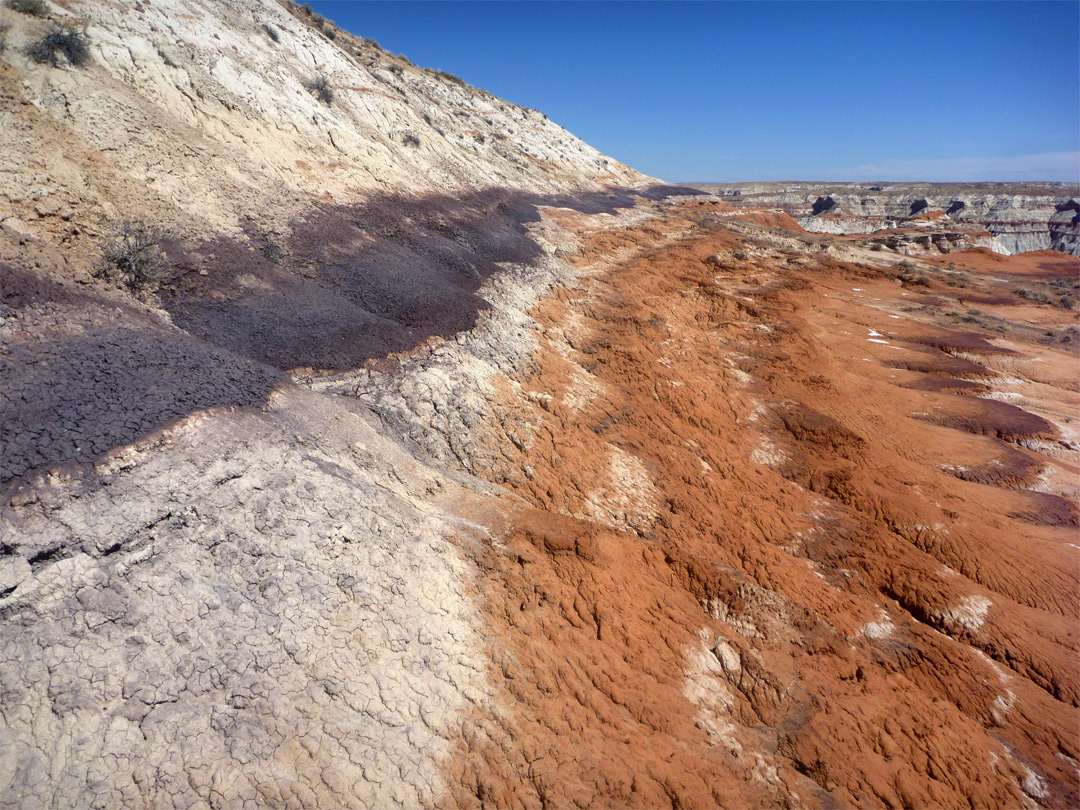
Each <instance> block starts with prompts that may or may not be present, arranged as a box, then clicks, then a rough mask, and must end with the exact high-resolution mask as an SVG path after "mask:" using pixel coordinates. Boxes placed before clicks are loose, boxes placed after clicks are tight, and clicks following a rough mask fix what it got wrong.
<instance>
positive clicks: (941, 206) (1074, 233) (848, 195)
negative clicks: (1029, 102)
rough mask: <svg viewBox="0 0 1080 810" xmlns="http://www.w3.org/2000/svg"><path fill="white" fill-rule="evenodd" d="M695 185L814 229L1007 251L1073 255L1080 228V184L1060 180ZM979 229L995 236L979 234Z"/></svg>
mask: <svg viewBox="0 0 1080 810" xmlns="http://www.w3.org/2000/svg"><path fill="white" fill-rule="evenodd" d="M695 188H700V189H703V190H706V191H710V192H715V193H717V194H719V195H721V197H722V198H723V199H724V200H726V201H728V202H730V203H732V204H733V205H736V206H750V205H753V206H773V207H778V208H781V209H783V210H784V211H785V212H787V213H788V214H790V215H791V216H793V217H795V218H796V220H797V221H798V222H799V224H800V225H801V226H802V227H803V228H805V229H806V230H808V231H812V232H815V233H832V234H869V233H874V232H876V231H879V230H892V229H897V228H904V229H910V228H918V229H924V230H927V231H941V232H947V231H949V230H950V229H953V231H954V232H955V231H962V232H967V233H970V234H972V238H970V239H969V240H968V242H969V243H968V244H964V245H963V247H962V249H964V248H967V247H970V246H984V243H985V246H987V247H990V248H991V249H992V250H994V251H995V252H997V253H1004V254H1013V253H1024V252H1027V251H1034V250H1046V249H1048V248H1050V249H1053V250H1060V251H1063V252H1065V253H1071V254H1072V255H1077V247H1076V245H1077V240H1078V235H1080V230H1078V222H1080V220H1078V219H1077V216H1076V214H1077V210H1078V203H1077V199H1080V188H1077V187H1076V186H1071V185H1067V184H1061V183H970V184H955V183H939V184H934V183H886V184H870V183H839V184H826V183H736V184H716V183H703V184H695ZM980 231H985V232H986V233H988V234H989V236H990V238H989V239H988V240H987V239H982V240H980V239H979V238H976V234H977V233H978V232H980ZM948 241H950V242H955V241H956V240H955V239H952V240H948Z"/></svg>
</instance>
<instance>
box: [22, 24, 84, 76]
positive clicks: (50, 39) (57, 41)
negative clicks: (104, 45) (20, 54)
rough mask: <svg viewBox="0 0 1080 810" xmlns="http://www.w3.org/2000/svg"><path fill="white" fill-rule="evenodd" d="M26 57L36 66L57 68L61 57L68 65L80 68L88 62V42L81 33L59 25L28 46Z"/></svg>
mask: <svg viewBox="0 0 1080 810" xmlns="http://www.w3.org/2000/svg"><path fill="white" fill-rule="evenodd" d="M26 55H27V56H29V57H30V58H31V59H33V60H34V61H35V62H37V63H38V64H41V65H51V66H52V67H57V66H58V65H59V64H60V57H61V56H63V57H64V59H65V60H66V61H67V63H68V64H69V65H72V66H73V67H82V66H83V65H85V64H86V63H87V62H89V61H90V40H89V39H88V38H87V36H86V34H84V33H83V32H82V31H76V30H74V29H73V28H69V27H68V26H67V25H61V26H57V27H55V28H53V30H51V31H49V33H47V34H46V35H45V36H43V37H42V38H41V39H39V40H37V41H36V42H34V43H32V44H31V45H29V46H28V47H27V49H26Z"/></svg>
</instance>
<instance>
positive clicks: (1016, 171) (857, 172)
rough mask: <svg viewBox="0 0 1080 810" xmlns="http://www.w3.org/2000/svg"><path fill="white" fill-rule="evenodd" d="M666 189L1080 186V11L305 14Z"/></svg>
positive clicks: (860, 6) (763, 5)
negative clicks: (767, 183)
mask: <svg viewBox="0 0 1080 810" xmlns="http://www.w3.org/2000/svg"><path fill="white" fill-rule="evenodd" d="M311 5H312V7H313V8H314V9H315V10H316V11H317V12H319V13H320V14H322V15H323V16H325V17H327V18H329V19H331V20H333V21H334V22H335V23H337V25H339V26H340V27H341V28H344V29H346V30H348V31H350V32H352V33H354V34H357V35H359V36H363V37H370V38H372V39H375V40H377V41H378V42H379V43H380V44H381V45H382V46H383V47H384V48H386V49H387V50H391V51H394V52H395V53H404V54H405V55H406V56H408V57H409V58H410V59H411V60H412V61H413V62H414V63H415V64H417V65H420V66H422V67H431V68H439V69H442V70H446V71H449V72H450V73H453V74H455V75H457V76H460V77H461V78H463V79H464V80H465V81H467V82H469V83H470V84H472V85H475V86H476V87H481V88H483V89H485V90H488V91H490V92H492V93H494V94H495V95H497V96H501V97H502V98H505V99H507V100H509V101H513V102H515V103H517V104H522V105H525V106H528V107H535V108H536V109H538V110H541V111H542V112H545V113H547V115H548V117H549V118H551V119H552V120H554V121H555V122H557V123H559V124H562V125H563V126H564V127H566V128H567V129H569V130H570V131H571V132H573V133H574V134H575V135H578V136H579V137H581V138H583V139H584V140H585V141H587V142H588V143H590V144H592V145H593V146H595V147H596V148H597V149H599V150H601V151H602V152H605V153H606V154H608V155H610V156H612V157H614V158H616V159H618V160H621V161H623V162H625V163H628V164H630V165H631V166H633V167H634V168H636V169H639V170H640V171H643V172H645V173H646V174H650V175H654V176H656V177H660V178H662V179H664V180H668V181H672V182H680V181H692V180H701V181H708V180H714V181H729V182H732V181H740V180H797V179H809V180H936V181H951V180H958V181H960V180H1066V181H1073V182H1076V181H1080V2H1076V0H1061V1H1060V2H1036V1H1035V0H1024V2H931V3H924V2H657V3H653V2H435V3H432V2H353V1H351V0H337V1H336V2H332V1H328V0H321V1H315V2H312V3H311Z"/></svg>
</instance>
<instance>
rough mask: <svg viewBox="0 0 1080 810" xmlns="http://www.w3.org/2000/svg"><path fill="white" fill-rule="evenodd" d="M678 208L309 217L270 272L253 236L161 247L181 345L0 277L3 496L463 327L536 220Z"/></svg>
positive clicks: (524, 203)
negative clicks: (43, 474)
mask: <svg viewBox="0 0 1080 810" xmlns="http://www.w3.org/2000/svg"><path fill="white" fill-rule="evenodd" d="M679 192H680V190H679V189H667V188H658V189H652V190H649V191H645V192H641V191H612V192H604V193H595V194H587V195H581V196H564V197H558V196H549V197H537V196H526V195H523V194H513V193H509V192H505V191H485V192H480V193H476V194H472V195H468V196H466V197H464V198H454V197H449V196H435V197H427V198H423V199H409V198H404V197H392V196H383V197H379V198H376V199H373V200H371V201H369V202H367V203H365V204H363V205H358V206H349V207H341V206H338V207H334V206H322V207H320V208H319V209H318V210H317V211H316V212H315V213H313V214H312V215H311V216H309V217H307V218H306V219H304V220H302V221H299V222H296V223H293V225H292V228H291V234H292V235H291V237H290V239H289V241H288V243H287V244H285V243H282V244H281V246H280V247H281V248H282V249H283V251H282V253H283V255H282V256H281V257H280V258H279V260H278V261H274V260H273V259H277V258H278V257H277V256H275V255H274V254H273V252H272V251H271V250H268V249H267V245H268V243H267V241H266V240H265V237H262V236H260V235H259V234H257V233H256V232H255V231H254V229H251V232H250V234H249V238H248V239H246V240H245V239H238V240H228V239H219V240H215V241H212V242H207V243H203V244H200V245H193V246H185V245H180V244H176V243H173V244H171V245H169V253H170V258H172V259H173V260H174V261H175V262H176V264H177V267H178V271H179V273H178V276H177V277H176V278H175V279H174V280H173V282H172V283H171V284H170V285H168V286H167V288H166V290H164V291H163V293H162V299H163V305H164V306H165V308H166V309H167V310H168V311H169V312H170V314H171V316H172V318H173V321H174V323H175V324H176V325H178V326H180V327H181V328H182V329H183V330H186V333H185V332H184V331H180V330H172V329H168V328H167V327H165V326H163V325H162V324H161V323H159V322H158V321H157V320H156V319H155V318H152V317H150V316H149V315H148V313H147V312H146V310H145V309H143V308H142V307H139V306H136V305H133V304H131V303H130V302H127V301H125V300H124V299H123V297H122V296H119V295H118V294H115V293H108V292H106V291H104V290H94V289H93V288H89V289H87V288H82V287H78V286H77V285H72V284H67V283H63V284H62V283H59V282H57V281H53V280H50V279H49V278H48V277H46V276H44V275H41V274H38V273H35V272H31V271H29V270H25V269H22V268H20V267H17V266H15V265H12V264H9V263H7V262H0V304H2V307H0V312H2V313H3V314H4V315H5V316H11V317H12V318H13V319H14V322H15V323H17V324H18V330H17V331H16V332H10V333H9V335H8V336H7V338H6V339H4V340H3V341H0V379H2V380H3V381H4V383H3V386H2V387H0V490H7V489H8V488H9V486H10V485H12V484H13V483H15V482H17V481H18V480H20V479H22V478H24V477H25V476H27V475H28V474H29V473H33V472H34V471H38V470H41V469H49V468H53V467H56V466H57V465H65V464H74V465H82V464H89V463H92V462H94V461H95V460H97V459H99V458H100V456H101V454H102V453H105V452H106V451H108V450H110V449H112V448H114V447H118V446H123V445H127V444H130V443H132V442H135V441H139V440H141V439H144V438H146V437H148V436H151V435H153V434H154V432H155V431H157V430H160V429H161V428H164V427H166V426H168V425H170V424H172V423H174V422H176V421H177V420H179V419H182V418H183V417H185V416H187V415H189V414H191V413H195V412H198V411H201V410H205V409H208V408H214V407H229V406H237V405H239V406H243V405H248V406H261V405H263V404H265V403H266V402H267V400H268V398H269V396H270V393H271V392H272V391H273V389H274V388H275V387H276V386H277V385H279V384H281V383H282V382H283V381H284V380H285V379H286V377H285V375H283V374H282V373H281V371H280V370H279V369H290V368H297V367H305V366H307V367H316V368H321V369H349V368H355V367H357V366H359V365H361V364H362V363H363V362H364V361H365V360H368V359H371V358H377V357H383V356H385V355H387V354H389V353H392V352H400V351H406V350H408V349H411V348H413V347H415V346H416V345H417V344H419V343H420V342H421V341H423V340H424V339H426V338H427V337H429V336H432V335H444V336H449V335H452V334H454V333H456V332H458V331H461V330H463V329H467V328H469V327H470V326H472V325H473V324H474V323H475V321H476V317H477V315H478V313H479V311H480V310H481V309H482V308H483V306H484V302H483V300H482V299H481V298H480V297H479V296H477V295H476V292H477V290H478V289H479V288H480V285H481V284H483V282H484V281H485V280H486V279H488V278H489V277H491V275H492V274H494V273H495V272H497V271H498V270H499V263H500V262H515V263H522V264H529V263H532V262H535V261H536V260H537V259H539V257H540V256H541V250H540V248H539V246H538V245H537V244H536V243H535V242H534V241H533V240H532V239H531V238H530V236H529V233H528V229H527V226H528V225H529V223H533V222H537V221H539V218H540V215H539V211H538V207H539V206H542V205H549V206H561V207H565V208H570V209H573V210H575V211H580V212H583V213H590V214H592V213H600V212H608V213H614V212H616V211H618V210H619V209H622V208H627V207H630V206H633V205H634V204H635V203H636V202H638V201H640V200H642V199H643V198H660V197H663V196H667V195H668V194H669V193H679ZM268 256H269V258H268ZM200 270H204V271H205V272H206V273H207V275H206V276H203V275H201V274H200V272H199V271H200ZM57 318H60V319H61V320H62V324H63V328H61V329H59V331H58V330H57V328H56V319H57Z"/></svg>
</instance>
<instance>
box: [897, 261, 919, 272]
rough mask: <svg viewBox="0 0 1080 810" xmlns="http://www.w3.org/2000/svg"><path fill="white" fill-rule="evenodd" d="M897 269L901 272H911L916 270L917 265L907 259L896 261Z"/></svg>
mask: <svg viewBox="0 0 1080 810" xmlns="http://www.w3.org/2000/svg"><path fill="white" fill-rule="evenodd" d="M896 269H897V270H899V271H900V272H901V273H911V272H912V271H914V270H915V265H914V264H913V263H912V262H909V261H908V260H907V259H904V260H903V261H900V262H897V263H896Z"/></svg>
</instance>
